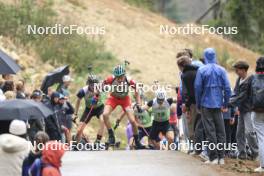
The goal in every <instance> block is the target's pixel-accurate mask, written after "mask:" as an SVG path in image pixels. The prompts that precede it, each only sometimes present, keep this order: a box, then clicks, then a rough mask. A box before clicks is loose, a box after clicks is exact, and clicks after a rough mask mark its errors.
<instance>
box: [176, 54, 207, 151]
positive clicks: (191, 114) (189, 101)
mask: <svg viewBox="0 0 264 176" xmlns="http://www.w3.org/2000/svg"><path fill="white" fill-rule="evenodd" d="M177 64H178V67H179V69H180V70H181V71H182V75H181V80H182V91H183V97H184V98H183V104H184V106H185V107H186V112H187V119H188V127H189V135H190V139H191V140H194V142H195V143H201V142H202V140H203V138H204V135H203V125H202V122H201V115H200V113H197V109H196V101H195V91H194V82H195V78H196V73H197V70H198V68H199V67H198V66H196V65H194V64H192V61H191V59H190V58H188V57H187V56H182V57H180V58H179V59H178V61H177ZM200 152H201V150H200V151H195V153H196V154H199V153H200Z"/></svg>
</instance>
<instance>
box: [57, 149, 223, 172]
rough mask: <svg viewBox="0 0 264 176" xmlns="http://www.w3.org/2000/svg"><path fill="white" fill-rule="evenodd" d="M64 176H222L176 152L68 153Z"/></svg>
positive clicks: (63, 169) (63, 168)
mask: <svg viewBox="0 0 264 176" xmlns="http://www.w3.org/2000/svg"><path fill="white" fill-rule="evenodd" d="M62 165H63V167H62V175H63V176H141V175H142V176H162V175H163V176H218V175H223V174H220V173H219V171H217V170H216V169H215V168H214V167H212V166H207V165H205V164H203V163H202V162H201V161H199V160H198V159H195V158H194V157H192V156H188V155H187V154H184V153H181V152H175V151H147V150H141V151H96V152H95V151H94V152H66V154H65V156H64V157H63V163H62Z"/></svg>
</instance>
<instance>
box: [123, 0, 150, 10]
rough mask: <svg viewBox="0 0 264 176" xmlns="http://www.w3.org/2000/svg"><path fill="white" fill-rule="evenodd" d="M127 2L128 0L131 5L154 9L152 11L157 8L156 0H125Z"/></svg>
mask: <svg viewBox="0 0 264 176" xmlns="http://www.w3.org/2000/svg"><path fill="white" fill-rule="evenodd" d="M125 2H127V3H129V4H131V5H134V6H137V7H141V8H145V9H148V10H152V11H154V9H155V7H154V5H155V2H154V0H125Z"/></svg>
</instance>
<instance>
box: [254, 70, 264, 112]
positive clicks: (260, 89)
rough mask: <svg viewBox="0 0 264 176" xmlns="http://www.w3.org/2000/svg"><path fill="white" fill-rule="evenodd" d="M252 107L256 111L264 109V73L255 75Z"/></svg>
mask: <svg viewBox="0 0 264 176" xmlns="http://www.w3.org/2000/svg"><path fill="white" fill-rule="evenodd" d="M251 90H252V108H253V110H255V111H264V75H262V74H257V75H254V76H253V79H252V84H251Z"/></svg>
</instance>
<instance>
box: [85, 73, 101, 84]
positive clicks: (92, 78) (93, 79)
mask: <svg viewBox="0 0 264 176" xmlns="http://www.w3.org/2000/svg"><path fill="white" fill-rule="evenodd" d="M93 83H99V79H98V77H97V76H96V75H94V74H90V75H89V76H88V78H87V82H86V84H88V85H89V84H93Z"/></svg>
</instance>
